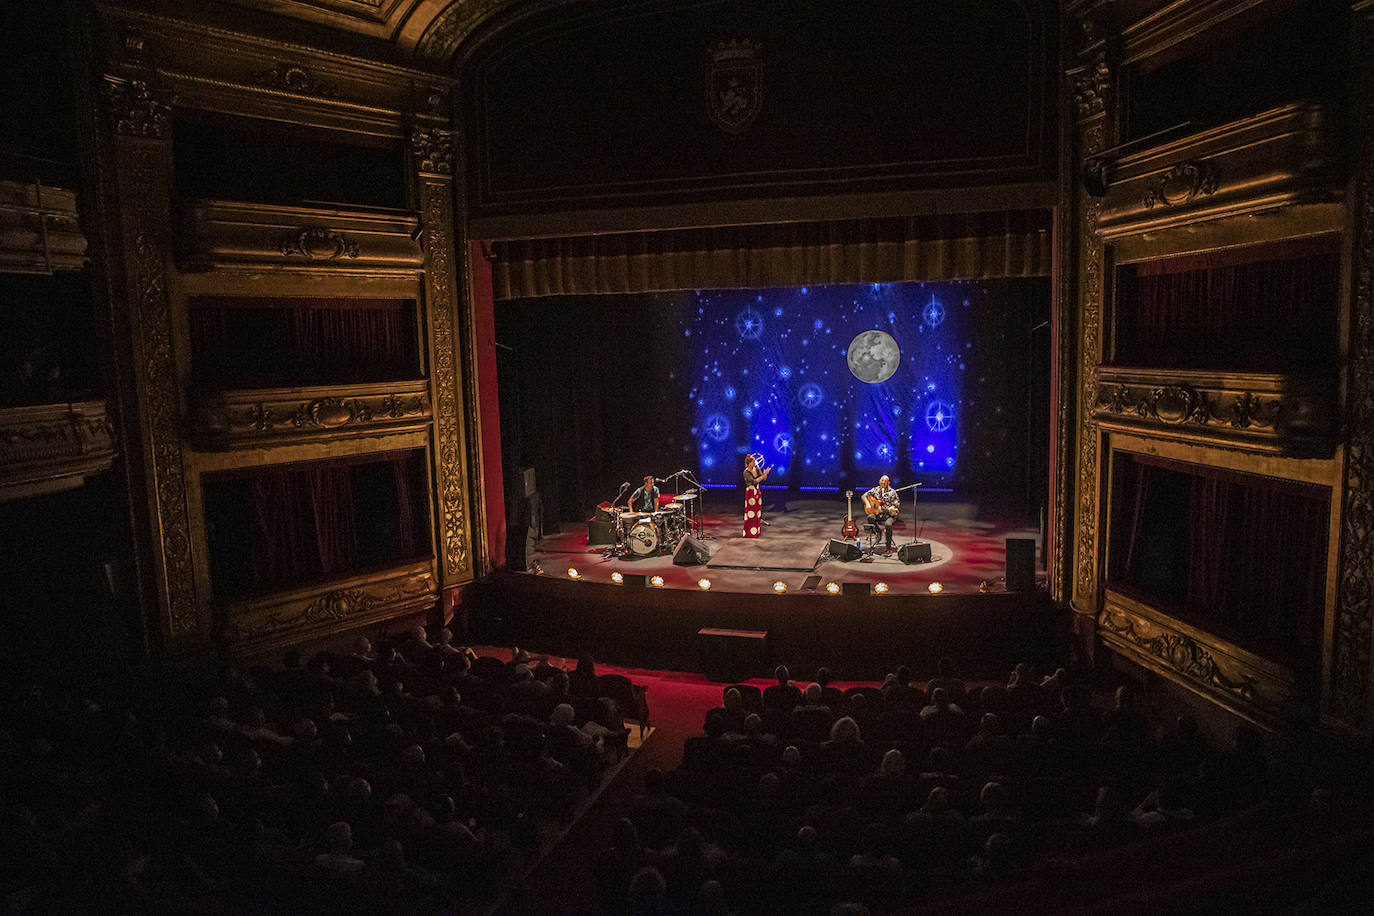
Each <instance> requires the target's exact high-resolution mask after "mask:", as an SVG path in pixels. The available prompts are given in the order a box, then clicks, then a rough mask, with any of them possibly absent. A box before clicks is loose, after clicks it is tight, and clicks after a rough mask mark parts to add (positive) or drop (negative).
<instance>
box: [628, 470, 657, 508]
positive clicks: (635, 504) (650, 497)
mask: <svg viewBox="0 0 1374 916" xmlns="http://www.w3.org/2000/svg"><path fill="white" fill-rule="evenodd" d="M658 495H659V494H658V487H656V486H655V485H654V476H653V475H652V474H650V475H649V476H647V477H645V478H644V486H642V487H640V488H639V489H638V490H635V491H634V492H633V493H631V494H630V506H629V509H628V511H630V512H653V511H654V510H656V509H657V508H658Z"/></svg>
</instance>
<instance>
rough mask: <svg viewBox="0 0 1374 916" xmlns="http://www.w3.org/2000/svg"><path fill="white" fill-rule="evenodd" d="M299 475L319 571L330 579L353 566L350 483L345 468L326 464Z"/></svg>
mask: <svg viewBox="0 0 1374 916" xmlns="http://www.w3.org/2000/svg"><path fill="white" fill-rule="evenodd" d="M302 476H303V477H304V484H305V488H306V490H307V491H308V492H309V494H310V510H311V514H312V516H313V520H314V522H315V547H316V550H317V556H318V557H319V562H320V572H321V573H323V574H324V575H326V576H331V575H334V574H335V573H338V572H342V571H343V570H346V569H350V568H352V567H353V566H356V565H357V562H358V536H357V520H356V519H355V517H354V512H353V480H352V477H351V475H350V471H349V468H348V466H347V465H341V464H336V463H334V462H329V461H326V462H319V463H316V464H313V465H311V466H310V467H309V468H308V469H307V470H306V471H305V473H304V474H303V475H302Z"/></svg>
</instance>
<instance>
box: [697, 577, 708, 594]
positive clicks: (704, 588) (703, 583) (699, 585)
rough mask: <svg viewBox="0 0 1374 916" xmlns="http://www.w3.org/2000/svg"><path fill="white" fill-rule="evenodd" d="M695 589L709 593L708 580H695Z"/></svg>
mask: <svg viewBox="0 0 1374 916" xmlns="http://www.w3.org/2000/svg"><path fill="white" fill-rule="evenodd" d="M697 588H699V589H701V590H702V591H703V592H708V591H710V590H711V580H710V579H704V578H703V579H698V580H697Z"/></svg>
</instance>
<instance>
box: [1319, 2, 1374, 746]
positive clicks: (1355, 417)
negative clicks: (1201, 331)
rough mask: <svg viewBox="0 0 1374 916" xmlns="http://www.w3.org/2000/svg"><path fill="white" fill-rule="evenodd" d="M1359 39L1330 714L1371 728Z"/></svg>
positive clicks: (1369, 416)
mask: <svg viewBox="0 0 1374 916" xmlns="http://www.w3.org/2000/svg"><path fill="white" fill-rule="evenodd" d="M1356 39H1357V41H1358V49H1359V52H1360V55H1361V58H1362V60H1363V62H1364V68H1363V69H1361V70H1360V71H1359V72H1361V73H1362V74H1364V83H1365V85H1364V107H1363V110H1362V111H1361V112H1360V120H1361V122H1362V124H1361V127H1362V129H1361V130H1360V132H1359V135H1360V136H1361V137H1362V138H1363V143H1362V148H1361V149H1360V150H1359V153H1358V155H1356V156H1355V162H1357V163H1358V164H1359V169H1358V171H1357V173H1356V177H1355V188H1354V200H1353V203H1354V206H1355V208H1356V209H1355V215H1356V219H1357V223H1356V226H1357V228H1356V232H1357V239H1358V241H1357V243H1356V245H1355V264H1354V270H1353V271H1352V273H1353V274H1354V276H1355V290H1354V296H1353V302H1352V307H1351V313H1352V314H1351V329H1350V350H1349V355H1348V357H1347V359H1346V416H1345V429H1346V450H1345V455H1346V459H1345V460H1346V463H1345V487H1344V490H1343V505H1342V507H1341V546H1340V557H1339V561H1338V562H1339V566H1338V573H1337V575H1338V577H1339V578H1338V585H1337V592H1336V614H1335V632H1334V633H1333V634H1332V645H1331V682H1330V684H1329V685H1328V686H1329V691H1330V692H1329V694H1328V703H1327V706H1328V711H1329V713H1330V714H1331V715H1332V716H1334V717H1335V718H1336V719H1338V720H1340V721H1342V722H1344V723H1345V724H1347V725H1348V726H1350V727H1352V728H1354V729H1357V730H1358V731H1361V732H1365V731H1367V730H1368V728H1369V726H1370V698H1369V688H1370V684H1369V673H1370V672H1369V666H1370V657H1369V653H1370V639H1371V636H1374V633H1371V627H1374V84H1372V83H1374V81H1371V80H1370V79H1369V76H1368V72H1369V71H1368V65H1369V61H1370V60H1371V59H1374V25H1371V23H1370V22H1369V20H1368V18H1364V19H1362V21H1361V23H1360V28H1359V29H1358V32H1357V36H1356Z"/></svg>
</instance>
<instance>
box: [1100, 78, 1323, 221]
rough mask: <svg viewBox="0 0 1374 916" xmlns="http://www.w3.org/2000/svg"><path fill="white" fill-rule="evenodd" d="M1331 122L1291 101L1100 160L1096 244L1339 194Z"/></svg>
mask: <svg viewBox="0 0 1374 916" xmlns="http://www.w3.org/2000/svg"><path fill="white" fill-rule="evenodd" d="M1340 161H1341V143H1340V136H1339V131H1338V129H1337V119H1336V116H1335V113H1334V111H1333V110H1332V108H1331V106H1330V105H1329V104H1327V103H1325V102H1296V103H1293V104H1290V105H1283V106H1280V107H1278V108H1273V109H1270V110H1269V111H1264V112H1261V113H1259V114H1257V115H1253V116H1251V117H1248V118H1242V119H1240V120H1238V121H1233V122H1231V123H1230V124H1224V125H1222V126H1220V127H1216V128H1212V129H1210V130H1205V131H1202V132H1200V133H1197V134H1194V135H1192V136H1189V137H1185V138H1183V139H1179V140H1173V141H1170V142H1168V143H1164V144H1160V145H1158V146H1155V147H1153V148H1150V149H1146V150H1143V151H1141V152H1137V153H1132V154H1130V155H1128V156H1123V157H1121V158H1120V159H1117V160H1115V161H1112V162H1109V163H1105V164H1104V168H1105V169H1106V171H1107V172H1108V173H1109V174H1110V175H1111V182H1110V184H1109V186H1108V188H1107V194H1106V196H1105V197H1104V198H1103V200H1102V219H1101V221H1100V223H1099V225H1098V230H1099V231H1100V232H1101V234H1102V237H1103V238H1104V239H1117V238H1121V237H1122V236H1129V235H1137V234H1140V233H1143V232H1149V231H1155V230H1159V229H1164V228H1168V227H1171V226H1180V225H1185V224H1188V223H1195V222H1199V221H1202V220H1211V219H1216V218H1218V217H1222V216H1230V215H1233V214H1237V213H1255V212H1261V211H1264V210H1269V209H1273V208H1274V207H1279V206H1283V205H1287V204H1292V203H1296V202H1299V201H1307V200H1323V199H1328V198H1334V197H1336V196H1337V195H1338V193H1339V191H1340V184H1341V177H1340Z"/></svg>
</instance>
